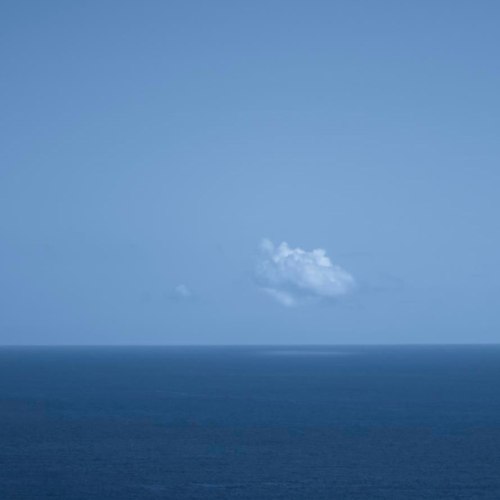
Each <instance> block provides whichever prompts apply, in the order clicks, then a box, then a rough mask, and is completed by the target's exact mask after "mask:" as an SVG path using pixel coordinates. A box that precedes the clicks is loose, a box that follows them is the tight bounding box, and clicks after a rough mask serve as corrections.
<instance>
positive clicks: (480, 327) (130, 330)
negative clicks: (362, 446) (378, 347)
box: [0, 0, 500, 344]
mask: <svg viewBox="0 0 500 500" xmlns="http://www.w3.org/2000/svg"><path fill="white" fill-rule="evenodd" d="M499 23H500V2H497V1H493V0H491V1H488V0H481V1H472V0H471V1H459V0H437V1H436V0H432V1H431V0H422V1H413V2H410V1H400V0H397V1H396V0H394V1H384V0H382V1H377V2H374V1H371V0H364V1H357V0H354V1H353V0H344V1H329V0H328V1H326V0H325V1H320V0H302V1H294V0H282V1H279V0H269V1H255V0H252V1H246V0H242V1H238V0H237V1H235V0H228V1H221V0H214V1H201V0H199V1H192V0H188V1H186V0H183V1H153V0H149V1H138V0H136V1H130V0H119V1H113V0H106V1H97V0H94V1H71V2H68V1H67V0H64V1H54V0H47V1H39V0H33V1H25V0H4V1H3V2H2V4H1V7H0V51H1V61H2V69H1V78H0V87H1V99H2V102H1V109H2V111H1V114H0V119H1V125H0V126H1V137H2V145H1V148H0V154H1V156H0V343H2V344H54V343H55V344H122V343H123V344H131V343H132V344H171V343H175V344H212V343H214V344H220V343H223V344H240V343H257V344H262V343H275V344H277V343H288V344H293V343H309V344H314V343H321V344H335V343H353V344H358V343H427V342H453V343H456V342H499V341H500V317H499V311H500V293H499V292H500V290H499V282H500V270H499V264H498V258H499V255H500V231H499V229H500V227H499V225H500V224H499V215H500V164H499V159H500V141H499V132H500V92H499V89H500V64H499V55H498V50H499V47H500V30H499V28H498V27H499ZM263 238H267V239H269V240H271V241H273V242H274V243H275V244H279V243H281V242H287V243H288V245H289V248H291V249H295V248H302V249H304V250H305V251H311V250H313V249H317V248H321V249H324V250H325V251H326V255H327V256H328V257H329V258H330V259H331V261H332V262H333V264H335V265H339V266H341V267H342V269H344V270H345V271H346V272H347V273H349V274H350V275H351V276H352V277H353V278H354V280H355V283H356V287H355V289H354V290H350V291H349V292H348V293H345V294H343V295H341V296H338V297H334V298H327V299H326V300H312V301H305V302H304V303H299V304H297V305H293V306H288V307H287V306H286V305H284V303H280V302H279V301H277V300H274V299H273V296H271V295H270V294H269V293H265V291H264V290H262V283H261V282H260V281H259V279H258V278H256V273H255V267H256V262H257V264H258V262H259V258H261V257H259V245H261V242H262V240H263ZM307 255H309V254H307ZM284 286H286V284H285V285H284ZM274 298H276V297H274ZM282 302H283V301H282Z"/></svg>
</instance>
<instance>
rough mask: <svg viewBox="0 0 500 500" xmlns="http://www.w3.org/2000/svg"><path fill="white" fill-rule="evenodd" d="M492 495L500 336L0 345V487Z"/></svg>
mask: <svg viewBox="0 0 500 500" xmlns="http://www.w3.org/2000/svg"><path fill="white" fill-rule="evenodd" d="M225 498H227V499H256V500H257V499H307V500H316V499H398V500H405V499H433V500H441V499H443V500H444V499H492V500H493V499H494V500H498V499H500V347H498V346H447V347H445V346H432V347H431V346H420V347H395V346H394V347H375V346H371V347H368V346H367V347H359V346H358V347H350V346H343V347H317V346H314V347H312V346H311V347H297V346H290V347H283V346H276V347H3V348H0V499H1V500H4V499H5V500H15V499H35V500H44V499H64V500H68V499H82V500H83V499H85V500H87V499H111V500H112V499H120V500H126V499H225Z"/></svg>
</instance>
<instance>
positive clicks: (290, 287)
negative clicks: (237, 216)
mask: <svg viewBox="0 0 500 500" xmlns="http://www.w3.org/2000/svg"><path fill="white" fill-rule="evenodd" d="M256 277H257V282H258V284H259V286H260V287H261V288H262V290H263V291H264V292H266V293H267V294H268V295H269V296H271V297H272V298H274V299H275V300H277V301H278V302H280V303H281V304H282V305H284V306H287V307H293V306H296V305H298V304H302V303H307V302H312V301H318V300H325V299H326V300H332V299H336V298H338V297H341V296H342V295H345V294H347V293H349V292H351V291H353V289H354V287H355V281H354V278H353V277H352V276H351V275H350V274H349V273H348V272H347V271H345V270H344V269H342V268H341V267H340V266H336V265H333V264H332V263H331V261H330V259H329V258H328V257H327V255H326V252H325V250H322V249H320V248H318V249H316V250H311V251H310V252H308V251H306V250H302V249H301V248H290V247H289V246H288V244H287V243H285V242H283V243H281V244H280V245H278V246H275V245H274V244H273V243H272V242H271V241H269V240H263V241H262V243H261V246H260V254H259V260H258V262H257V266H256Z"/></svg>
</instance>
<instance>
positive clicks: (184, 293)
mask: <svg viewBox="0 0 500 500" xmlns="http://www.w3.org/2000/svg"><path fill="white" fill-rule="evenodd" d="M174 297H175V298H176V299H179V300H188V299H191V298H192V297H193V293H192V292H191V290H190V289H189V288H188V287H187V286H186V285H184V284H180V285H177V286H176V287H175V288H174Z"/></svg>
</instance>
